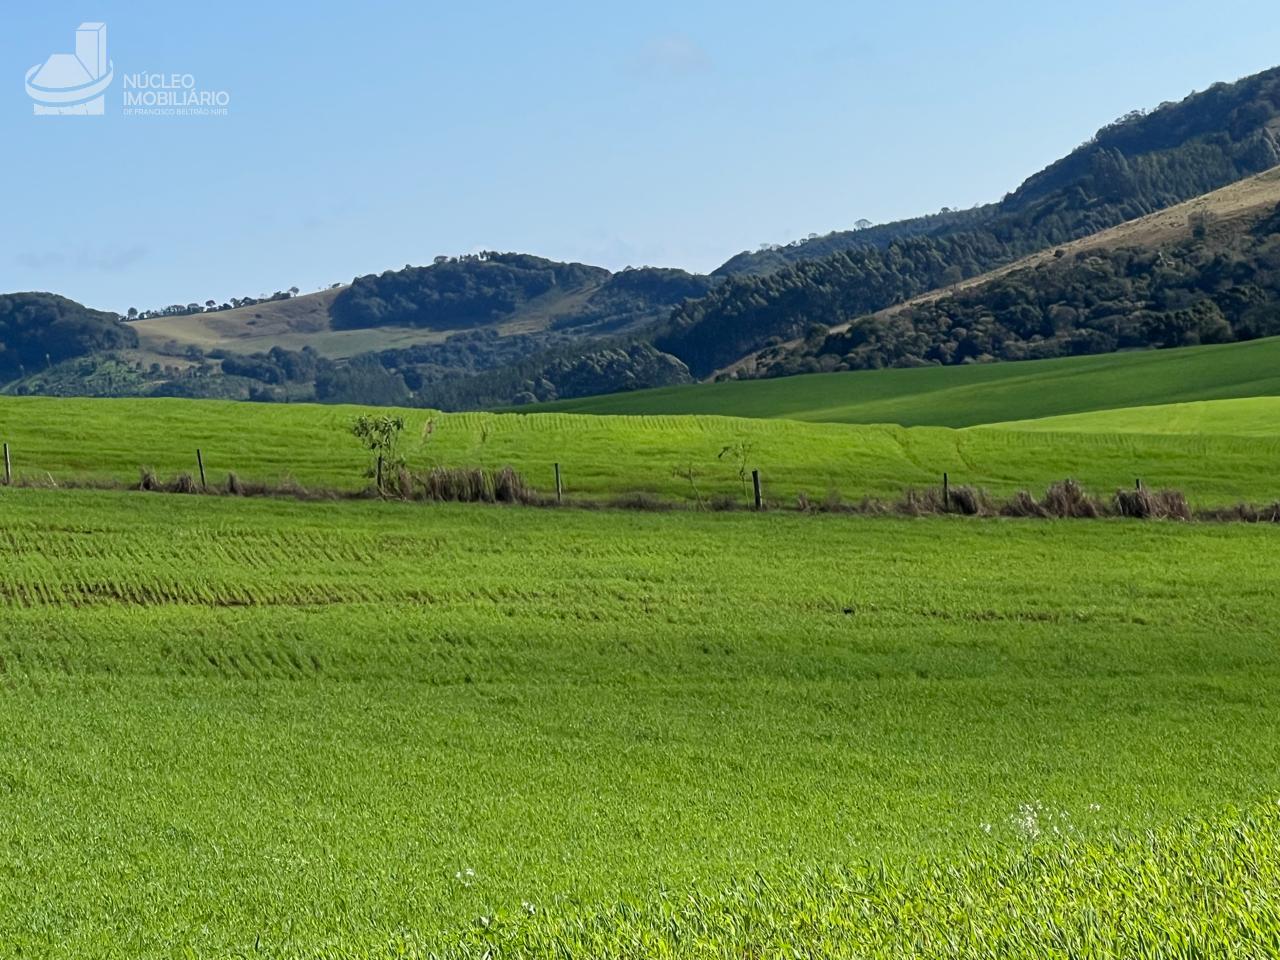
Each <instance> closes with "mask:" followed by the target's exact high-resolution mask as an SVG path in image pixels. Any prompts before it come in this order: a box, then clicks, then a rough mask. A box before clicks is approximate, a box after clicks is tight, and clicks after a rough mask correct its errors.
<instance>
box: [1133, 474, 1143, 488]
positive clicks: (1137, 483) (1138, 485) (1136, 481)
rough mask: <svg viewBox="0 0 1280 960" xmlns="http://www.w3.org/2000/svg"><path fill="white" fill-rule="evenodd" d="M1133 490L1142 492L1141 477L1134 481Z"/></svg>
mask: <svg viewBox="0 0 1280 960" xmlns="http://www.w3.org/2000/svg"><path fill="white" fill-rule="evenodd" d="M1133 489H1135V490H1139V491H1141V490H1142V478H1141V477H1139V478H1138V479H1137V480H1135V481H1133Z"/></svg>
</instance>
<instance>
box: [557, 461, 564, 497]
mask: <svg viewBox="0 0 1280 960" xmlns="http://www.w3.org/2000/svg"><path fill="white" fill-rule="evenodd" d="M556 503H564V486H563V485H562V484H561V483H560V464H558V463H557V464H556Z"/></svg>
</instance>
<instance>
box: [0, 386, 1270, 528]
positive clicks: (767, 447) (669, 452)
mask: <svg viewBox="0 0 1280 960" xmlns="http://www.w3.org/2000/svg"><path fill="white" fill-rule="evenodd" d="M358 412H362V411H359V410H358V409H357V408H354V407H326V406H316V405H271V404H237V403H232V402H222V403H219V402H212V401H184V400H67V399H54V398H38V397H30V398H27V397H3V398H0V440H4V441H6V442H8V443H10V444H11V446H12V449H13V458H14V469H15V471H16V472H17V473H18V474H19V475H20V476H26V477H28V478H30V479H33V480H36V481H45V482H47V480H48V479H49V478H52V479H53V480H54V481H66V480H71V479H77V478H78V479H86V478H94V479H115V480H120V481H127V482H136V481H137V478H138V472H139V468H140V467H143V466H148V467H153V468H155V469H156V470H158V471H160V473H161V474H162V475H163V476H172V475H173V474H175V473H177V472H179V471H190V472H194V471H195V469H196V463H195V451H196V449H197V448H200V449H201V450H202V451H203V453H204V458H205V462H206V464H207V467H208V471H209V476H210V478H211V481H212V482H213V483H216V484H221V483H223V482H224V480H225V477H226V473H227V472H228V471H230V470H234V471H236V472H237V473H238V474H239V475H240V477H241V478H243V479H254V480H262V481H276V480H279V479H280V478H281V477H282V476H284V475H286V474H288V475H292V476H293V477H295V478H296V479H297V480H298V481H300V482H301V483H303V484H305V485H310V486H317V487H331V488H336V489H350V490H354V489H358V488H360V487H361V486H362V485H364V484H365V483H366V482H367V481H366V480H364V478H363V475H362V473H363V470H364V468H365V466H366V463H365V461H364V459H363V458H362V453H361V451H360V449H359V447H358V446H357V444H356V443H355V442H354V440H353V439H352V438H351V437H350V435H349V434H348V433H347V427H348V425H349V424H350V422H351V421H352V419H353V418H354V417H355V415H356V414H357V413H358ZM404 414H405V416H406V417H407V418H408V420H409V430H408V435H409V437H410V440H409V442H408V444H407V452H408V454H409V459H410V461H411V463H412V464H414V465H415V466H418V467H425V466H427V465H428V464H431V463H444V464H447V465H450V466H485V467H499V466H503V465H507V464H510V465H512V466H514V467H516V468H517V469H518V470H520V471H521V472H522V473H524V475H525V476H526V478H527V479H528V481H529V482H530V483H532V484H533V485H534V486H535V487H538V488H540V489H542V490H544V491H546V490H549V489H553V487H554V481H553V464H555V463H557V462H559V463H561V464H562V465H563V471H564V477H565V483H566V488H567V491H568V493H569V495H570V497H577V498H586V499H592V498H594V499H601V498H608V497H611V496H616V495H620V494H627V493H631V492H635V491H641V492H647V493H651V494H655V495H658V496H661V497H665V498H672V499H683V500H689V501H693V500H695V499H697V498H698V497H702V498H704V499H706V498H710V497H712V496H732V497H736V498H738V499H739V500H745V497H746V491H745V486H746V485H745V484H744V482H743V480H742V479H741V478H740V477H739V470H740V468H741V467H742V465H743V463H744V462H745V465H746V467H747V469H748V470H750V469H753V468H756V469H759V470H760V471H761V472H762V475H763V477H764V483H765V492H766V496H767V497H768V498H770V499H772V500H774V501H776V502H778V503H782V504H792V503H794V502H795V498H796V495H797V494H798V493H800V492H805V493H807V494H808V495H809V496H810V497H811V498H815V499H821V498H823V497H825V496H826V495H827V494H828V492H829V491H832V490H835V491H837V492H838V493H839V494H840V495H841V496H843V497H844V498H845V499H847V500H850V501H856V500H859V499H861V498H862V497H864V496H874V497H880V498H887V499H892V498H896V497H898V496H899V495H900V494H901V493H902V491H903V489H904V488H906V487H908V486H925V485H932V484H936V483H938V482H940V478H941V474H942V473H943V472H944V471H945V472H948V473H949V474H950V475H951V478H952V480H953V482H955V483H963V484H972V485H976V486H980V487H984V488H986V489H988V490H990V491H991V492H992V493H994V494H1000V495H1007V494H1010V493H1013V492H1015V491H1017V490H1018V489H1021V488H1030V489H1032V490H1033V491H1041V490H1043V489H1044V488H1045V487H1046V486H1047V485H1049V484H1050V483H1053V482H1055V481H1059V480H1062V479H1065V478H1067V477H1074V478H1076V479H1078V480H1080V481H1081V482H1083V483H1084V484H1085V485H1086V486H1087V487H1089V488H1091V489H1093V490H1095V491H1096V492H1098V493H1099V494H1102V495H1109V494H1111V493H1113V492H1114V491H1115V490H1116V489H1117V488H1119V487H1128V486H1131V485H1132V483H1133V480H1134V478H1135V477H1141V478H1143V480H1144V481H1145V482H1146V483H1147V484H1148V485H1150V486H1153V487H1174V488H1180V489H1182V490H1184V491H1185V492H1186V493H1187V494H1188V496H1189V497H1191V498H1192V500H1193V502H1195V503H1197V504H1200V505H1204V506H1221V505H1229V504H1231V503H1234V502H1236V501H1239V500H1242V499H1243V500H1249V501H1255V502H1266V503H1270V502H1272V501H1274V500H1276V499H1277V498H1278V497H1280V486H1278V484H1277V480H1276V464H1277V463H1280V423H1277V422H1276V420H1275V419H1274V418H1272V420H1271V421H1270V422H1271V425H1272V427H1271V432H1270V434H1269V435H1258V436H1232V435H1230V432H1229V430H1228V429H1224V430H1215V432H1213V433H1209V432H1206V433H1201V434H1197V435H1194V436H1178V435H1160V434H1135V433H1130V432H1124V431H1119V430H1118V428H1112V427H1109V428H1108V429H1109V430H1111V429H1116V430H1117V432H1097V433H1090V432H1081V431H1080V430H1078V429H1074V430H1073V429H1065V430H1063V431H1061V432H1056V433H1051V432H1042V431H1039V430H1035V429H1027V430H1009V429H985V428H983V429H972V430H950V429H944V428H936V427H917V428H910V429H908V428H903V427H892V426H861V425H846V424H824V423H797V422H792V421H783V420H762V419H750V418H731V417H712V416H698V417H667V416H664V417H593V416H585V415H571V414H538V415H513V414H449V415H437V416H435V420H436V429H435V432H434V433H433V435H432V436H431V439H430V441H429V442H426V443H423V442H421V439H420V438H421V432H422V426H423V424H424V423H425V422H426V421H427V420H428V418H429V416H431V415H429V414H427V413H424V412H422V411H404ZM1157 416H1158V415H1157ZM1235 422H1237V420H1236V419H1233V420H1232V423H1235ZM1200 425H1201V426H1202V428H1206V427H1207V426H1208V421H1207V420H1205V419H1204V418H1201V421H1200ZM1228 426H1230V425H1228ZM726 447H729V448H739V449H745V450H746V451H747V452H746V456H745V461H744V460H743V459H741V458H739V457H738V455H737V454H736V453H735V452H733V450H730V452H729V453H727V454H725V455H724V456H721V453H722V452H723V451H724V450H725V448H726ZM690 468H691V469H692V470H693V472H694V482H693V484H690V482H689V481H688V479H687V471H688V470H689V469H690ZM678 473H681V474H686V476H685V477H681V476H677V474H678ZM694 487H696V488H697V489H696V493H695V490H694Z"/></svg>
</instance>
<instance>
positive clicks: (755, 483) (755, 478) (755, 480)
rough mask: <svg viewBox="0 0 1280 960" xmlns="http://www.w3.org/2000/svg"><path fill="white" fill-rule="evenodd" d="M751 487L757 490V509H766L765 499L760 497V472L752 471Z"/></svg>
mask: <svg viewBox="0 0 1280 960" xmlns="http://www.w3.org/2000/svg"><path fill="white" fill-rule="evenodd" d="M751 486H752V487H754V488H755V493H756V509H757V510H760V509H763V507H764V498H763V497H762V496H761V495H760V471H759V470H752V471H751Z"/></svg>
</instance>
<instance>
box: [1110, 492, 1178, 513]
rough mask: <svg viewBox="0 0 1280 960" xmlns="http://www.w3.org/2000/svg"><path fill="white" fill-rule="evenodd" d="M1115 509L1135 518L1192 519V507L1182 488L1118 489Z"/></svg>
mask: <svg viewBox="0 0 1280 960" xmlns="http://www.w3.org/2000/svg"><path fill="white" fill-rule="evenodd" d="M1113 503H1114V505H1115V511H1116V513H1118V514H1119V515H1120V516H1122V517H1129V518H1131V519H1134V520H1190V519H1191V518H1192V517H1191V507H1190V506H1189V505H1188V504H1187V498H1186V497H1185V496H1184V495H1183V493H1182V491H1180V490H1160V491H1157V492H1153V491H1151V490H1148V489H1146V488H1145V487H1140V488H1138V489H1137V490H1117V491H1116V496H1115V500H1114V501H1113Z"/></svg>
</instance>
